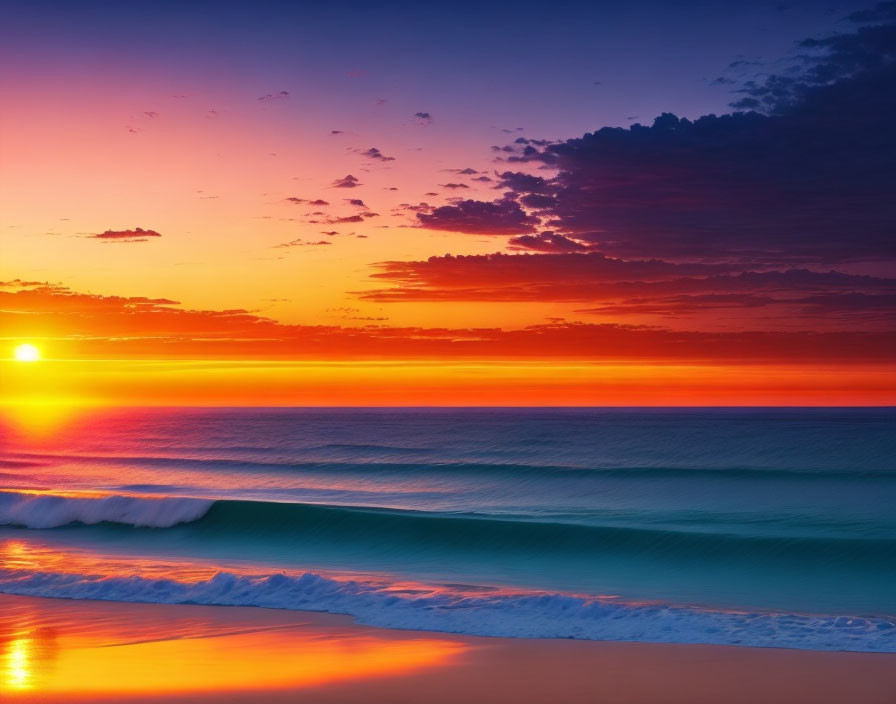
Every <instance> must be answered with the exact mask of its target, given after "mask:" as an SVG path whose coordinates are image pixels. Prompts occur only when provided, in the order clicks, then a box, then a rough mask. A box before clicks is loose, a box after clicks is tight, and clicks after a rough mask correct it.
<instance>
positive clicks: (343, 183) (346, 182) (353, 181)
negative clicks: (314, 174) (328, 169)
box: [330, 174, 361, 188]
mask: <svg viewBox="0 0 896 704" xmlns="http://www.w3.org/2000/svg"><path fill="white" fill-rule="evenodd" d="M360 185H361V182H360V181H359V180H358V179H357V178H355V177H354V176H352V175H351V174H349V175H348V176H345V177H343V178H337V179H336V180H335V181H333V183H331V184H330V187H331V188H357V187H358V186H360Z"/></svg>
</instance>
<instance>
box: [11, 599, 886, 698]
mask: <svg viewBox="0 0 896 704" xmlns="http://www.w3.org/2000/svg"><path fill="white" fill-rule="evenodd" d="M0 693H2V699H3V701H4V702H5V701H13V702H19V701H21V702H34V703H36V702H53V703H55V702H72V701H77V702H92V701H97V702H111V701H116V702H122V701H127V702H149V701H160V700H165V701H178V702H212V701H215V702H222V701H223V702H256V703H258V702H287V701H290V702H293V701H308V702H389V703H390V704H394V703H398V702H419V701H430V702H445V703H447V702H457V701H467V702H480V701H481V702H487V701H495V700H497V699H499V698H500V699H501V700H504V701H514V702H542V701H551V702H555V703H569V704H574V703H578V702H601V703H603V704H648V703H652V702H663V703H665V704H678V703H680V704H701V703H703V702H705V703H706V704H710V703H713V704H715V703H717V702H728V703H729V704H740V703H743V704H747V703H750V704H753V703H754V702H765V703H774V702H781V703H786V704H801V703H805V704H827V703H830V704H840V703H841V702H846V701H849V702H852V703H853V704H890V703H891V702H892V701H893V698H894V693H896V656H894V655H886V654H862V653H839V652H814V651H798V650H779V649H762V648H741V647H722V646H702V645H666V644H648V643H610V642H593V641H589V642H586V641H571V640H538V639H533V640H525V639H505V638H477V637H468V636H458V635H452V634H444V633H426V632H416V631H399V630H385V629H377V628H370V627H366V626H360V625H358V624H355V623H354V622H353V621H352V619H350V618H348V617H345V616H338V615H331V614H319V613H309V612H301V611H280V610H269V609H258V608H243V607H208V606H191V605H177V606H169V605H156V604H125V603H118V602H102V601H68V600H57V599H43V598H32V597H17V596H7V595H2V596H0Z"/></svg>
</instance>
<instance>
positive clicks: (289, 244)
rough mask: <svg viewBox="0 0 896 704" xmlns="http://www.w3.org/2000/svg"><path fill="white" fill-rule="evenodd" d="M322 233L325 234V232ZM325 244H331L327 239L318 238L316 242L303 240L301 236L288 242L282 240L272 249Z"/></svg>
mask: <svg viewBox="0 0 896 704" xmlns="http://www.w3.org/2000/svg"><path fill="white" fill-rule="evenodd" d="M323 234H327V233H326V232H325V233H323ZM325 244H333V243H332V242H330V241H328V240H319V241H317V242H305V241H304V240H303V239H302V238H298V239H294V240H292V241H290V242H283V243H282V244H275V245H274V246H273V249H290V248H292V247H317V246H319V245H325Z"/></svg>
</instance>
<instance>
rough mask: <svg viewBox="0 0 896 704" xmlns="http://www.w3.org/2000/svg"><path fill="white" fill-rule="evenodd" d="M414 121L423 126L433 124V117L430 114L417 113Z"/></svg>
mask: <svg viewBox="0 0 896 704" xmlns="http://www.w3.org/2000/svg"><path fill="white" fill-rule="evenodd" d="M414 121H415V122H416V123H417V124H418V125H421V126H426V125H429V124H432V115H430V114H429V113H428V112H415V113H414Z"/></svg>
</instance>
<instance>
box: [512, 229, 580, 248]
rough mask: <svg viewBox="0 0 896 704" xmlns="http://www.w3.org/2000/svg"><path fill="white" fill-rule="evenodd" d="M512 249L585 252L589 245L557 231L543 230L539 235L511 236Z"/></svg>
mask: <svg viewBox="0 0 896 704" xmlns="http://www.w3.org/2000/svg"><path fill="white" fill-rule="evenodd" d="M508 244H509V245H510V248H511V249H526V250H531V251H533V252H584V251H586V250H587V249H588V246H587V245H585V244H582V243H581V242H576V241H575V240H571V239H569V238H568V237H564V236H563V235H558V234H557V233H556V232H542V233H541V234H539V235H519V236H517V237H511V238H510V242H509V243H508Z"/></svg>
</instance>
